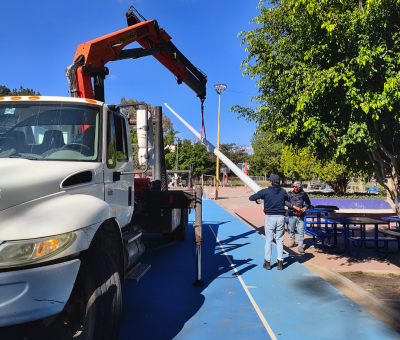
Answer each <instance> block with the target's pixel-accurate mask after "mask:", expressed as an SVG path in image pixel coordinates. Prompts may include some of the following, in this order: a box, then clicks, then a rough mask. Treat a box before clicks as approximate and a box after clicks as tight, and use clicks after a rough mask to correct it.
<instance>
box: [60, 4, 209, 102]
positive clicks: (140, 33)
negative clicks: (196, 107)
mask: <svg viewBox="0 0 400 340" xmlns="http://www.w3.org/2000/svg"><path fill="white" fill-rule="evenodd" d="M133 10H135V9H134V8H133V7H131V8H130V9H129V11H128V12H127V13H126V17H127V22H128V27H127V28H124V29H121V30H119V31H116V32H113V33H110V34H107V35H105V36H102V37H100V38H97V39H93V40H91V41H88V42H86V43H83V44H80V45H79V46H78V48H77V50H76V53H75V57H74V63H73V64H72V65H70V66H69V67H67V70H66V73H67V78H68V83H69V87H70V92H71V96H72V97H79V98H89V99H96V100H99V101H104V79H105V76H106V75H107V74H108V68H107V67H105V64H107V63H108V62H109V61H115V60H123V59H130V58H132V59H136V58H140V57H144V56H148V55H153V56H154V57H155V58H156V59H157V60H158V61H159V62H160V63H161V64H163V65H164V66H165V67H166V68H167V69H168V70H170V71H171V72H172V73H173V74H174V75H175V77H176V78H177V82H178V84H181V83H182V82H184V83H185V84H186V85H188V86H189V87H190V88H191V89H192V90H193V91H194V92H195V93H196V95H197V96H198V97H199V98H200V99H201V101H202V102H203V101H204V99H205V97H206V84H207V76H206V75H205V74H204V73H203V72H201V71H200V70H199V69H197V68H196V67H195V66H194V65H193V64H192V63H191V62H190V61H189V60H188V59H187V58H186V57H185V56H184V55H183V54H182V53H181V52H180V51H179V50H178V49H177V48H176V47H175V45H174V44H173V43H172V42H171V41H170V40H171V37H170V36H169V35H168V34H167V33H166V32H165V31H164V30H163V29H162V28H159V27H158V24H157V21H155V20H149V21H143V22H141V21H140V20H139V19H138V17H137V16H136V15H135V14H134V13H133ZM139 15H140V14H139ZM142 18H143V17H142ZM143 19H144V18H143ZM135 41H137V42H138V43H139V44H140V45H141V46H142V47H143V48H134V49H127V50H124V49H123V48H124V47H125V46H127V45H129V44H131V43H132V42H135ZM91 77H93V78H94V81H93V86H92V81H91Z"/></svg>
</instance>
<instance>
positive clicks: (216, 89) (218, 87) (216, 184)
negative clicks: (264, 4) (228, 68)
mask: <svg viewBox="0 0 400 340" xmlns="http://www.w3.org/2000/svg"><path fill="white" fill-rule="evenodd" d="M214 87H215V91H216V92H217V93H218V96H219V100H218V135H217V150H219V121H220V116H221V90H226V89H227V86H226V85H225V84H216V85H214ZM218 186H219V158H218V157H217V174H216V176H215V199H216V200H217V199H218Z"/></svg>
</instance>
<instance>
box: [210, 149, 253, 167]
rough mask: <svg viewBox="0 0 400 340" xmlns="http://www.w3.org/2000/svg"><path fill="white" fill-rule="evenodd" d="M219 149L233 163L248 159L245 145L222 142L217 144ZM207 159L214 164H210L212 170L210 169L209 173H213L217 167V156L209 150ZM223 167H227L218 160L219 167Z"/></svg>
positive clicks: (243, 161)
mask: <svg viewBox="0 0 400 340" xmlns="http://www.w3.org/2000/svg"><path fill="white" fill-rule="evenodd" d="M219 151H221V152H222V153H223V154H224V155H225V156H226V157H228V158H229V159H230V160H231V161H232V162H233V164H238V163H245V162H248V161H249V154H248V152H247V146H245V145H236V144H235V143H222V144H220V145H219ZM208 159H209V161H210V162H211V163H212V164H214V165H213V166H212V168H213V169H214V171H211V174H215V171H216V168H217V165H216V164H217V156H215V154H214V153H213V152H209V154H208ZM224 167H227V165H226V164H224V163H223V162H222V161H221V160H220V169H222V168H224ZM210 170H211V169H210Z"/></svg>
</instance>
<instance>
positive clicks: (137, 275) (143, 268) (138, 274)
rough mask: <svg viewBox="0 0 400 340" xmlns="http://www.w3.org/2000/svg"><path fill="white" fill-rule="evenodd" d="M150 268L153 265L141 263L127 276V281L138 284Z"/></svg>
mask: <svg viewBox="0 0 400 340" xmlns="http://www.w3.org/2000/svg"><path fill="white" fill-rule="evenodd" d="M150 268H151V264H142V263H140V262H139V263H138V264H137V265H136V266H135V267H133V268H132V269H131V270H130V271H129V272H128V273H126V274H125V281H133V282H138V281H139V280H140V279H141V278H142V277H143V276H144V274H146V273H147V271H148V270H149V269H150Z"/></svg>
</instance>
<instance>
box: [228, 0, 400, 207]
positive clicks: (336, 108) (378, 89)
mask: <svg viewBox="0 0 400 340" xmlns="http://www.w3.org/2000/svg"><path fill="white" fill-rule="evenodd" d="M268 3H269V5H270V6H268V7H267V6H265V5H264V4H265V1H261V3H260V10H261V13H260V15H259V16H258V17H256V18H255V19H253V22H254V23H256V24H258V27H256V28H255V29H253V30H251V31H249V32H241V33H240V36H242V37H243V40H242V43H243V44H244V45H245V46H246V47H245V51H246V52H247V53H248V57H247V59H246V60H245V61H244V62H243V64H242V65H243V67H244V74H245V75H248V76H249V77H250V78H253V79H256V81H257V87H258V90H259V94H258V96H256V97H255V98H254V100H256V101H258V103H259V106H258V108H257V109H256V110H251V109H247V108H243V107H238V106H236V107H233V108H232V110H234V111H235V112H237V113H238V114H239V116H243V117H246V118H247V119H249V120H254V121H256V122H257V123H258V124H259V125H260V126H261V127H268V129H270V130H272V131H276V132H277V134H278V135H279V138H280V139H282V140H283V141H284V142H285V144H286V145H296V146H298V147H299V148H304V147H306V148H310V150H311V151H312V152H315V154H317V155H318V157H319V158H320V159H327V160H332V159H335V160H336V162H337V163H339V164H345V165H346V166H347V168H348V169H349V170H352V171H361V170H362V171H370V169H371V167H372V166H373V168H374V171H375V174H376V177H377V180H378V181H379V183H380V184H381V185H383V186H384V187H385V188H386V190H387V192H388V198H389V203H390V204H391V206H392V208H393V209H394V210H395V211H396V212H397V213H398V214H399V215H400V209H399V207H398V205H397V204H396V203H395V199H396V198H400V191H399V190H400V189H399V184H400V177H399V176H400V171H399V169H400V167H399V165H398V161H399V157H400V138H399V136H400V63H399V60H400V1H399V0H379V1H378V0H364V1H362V0H360V1H354V0H340V1H339V0H335V1H326V0H308V1H305V0H281V1H279V0H270V1H269V2H268Z"/></svg>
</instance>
